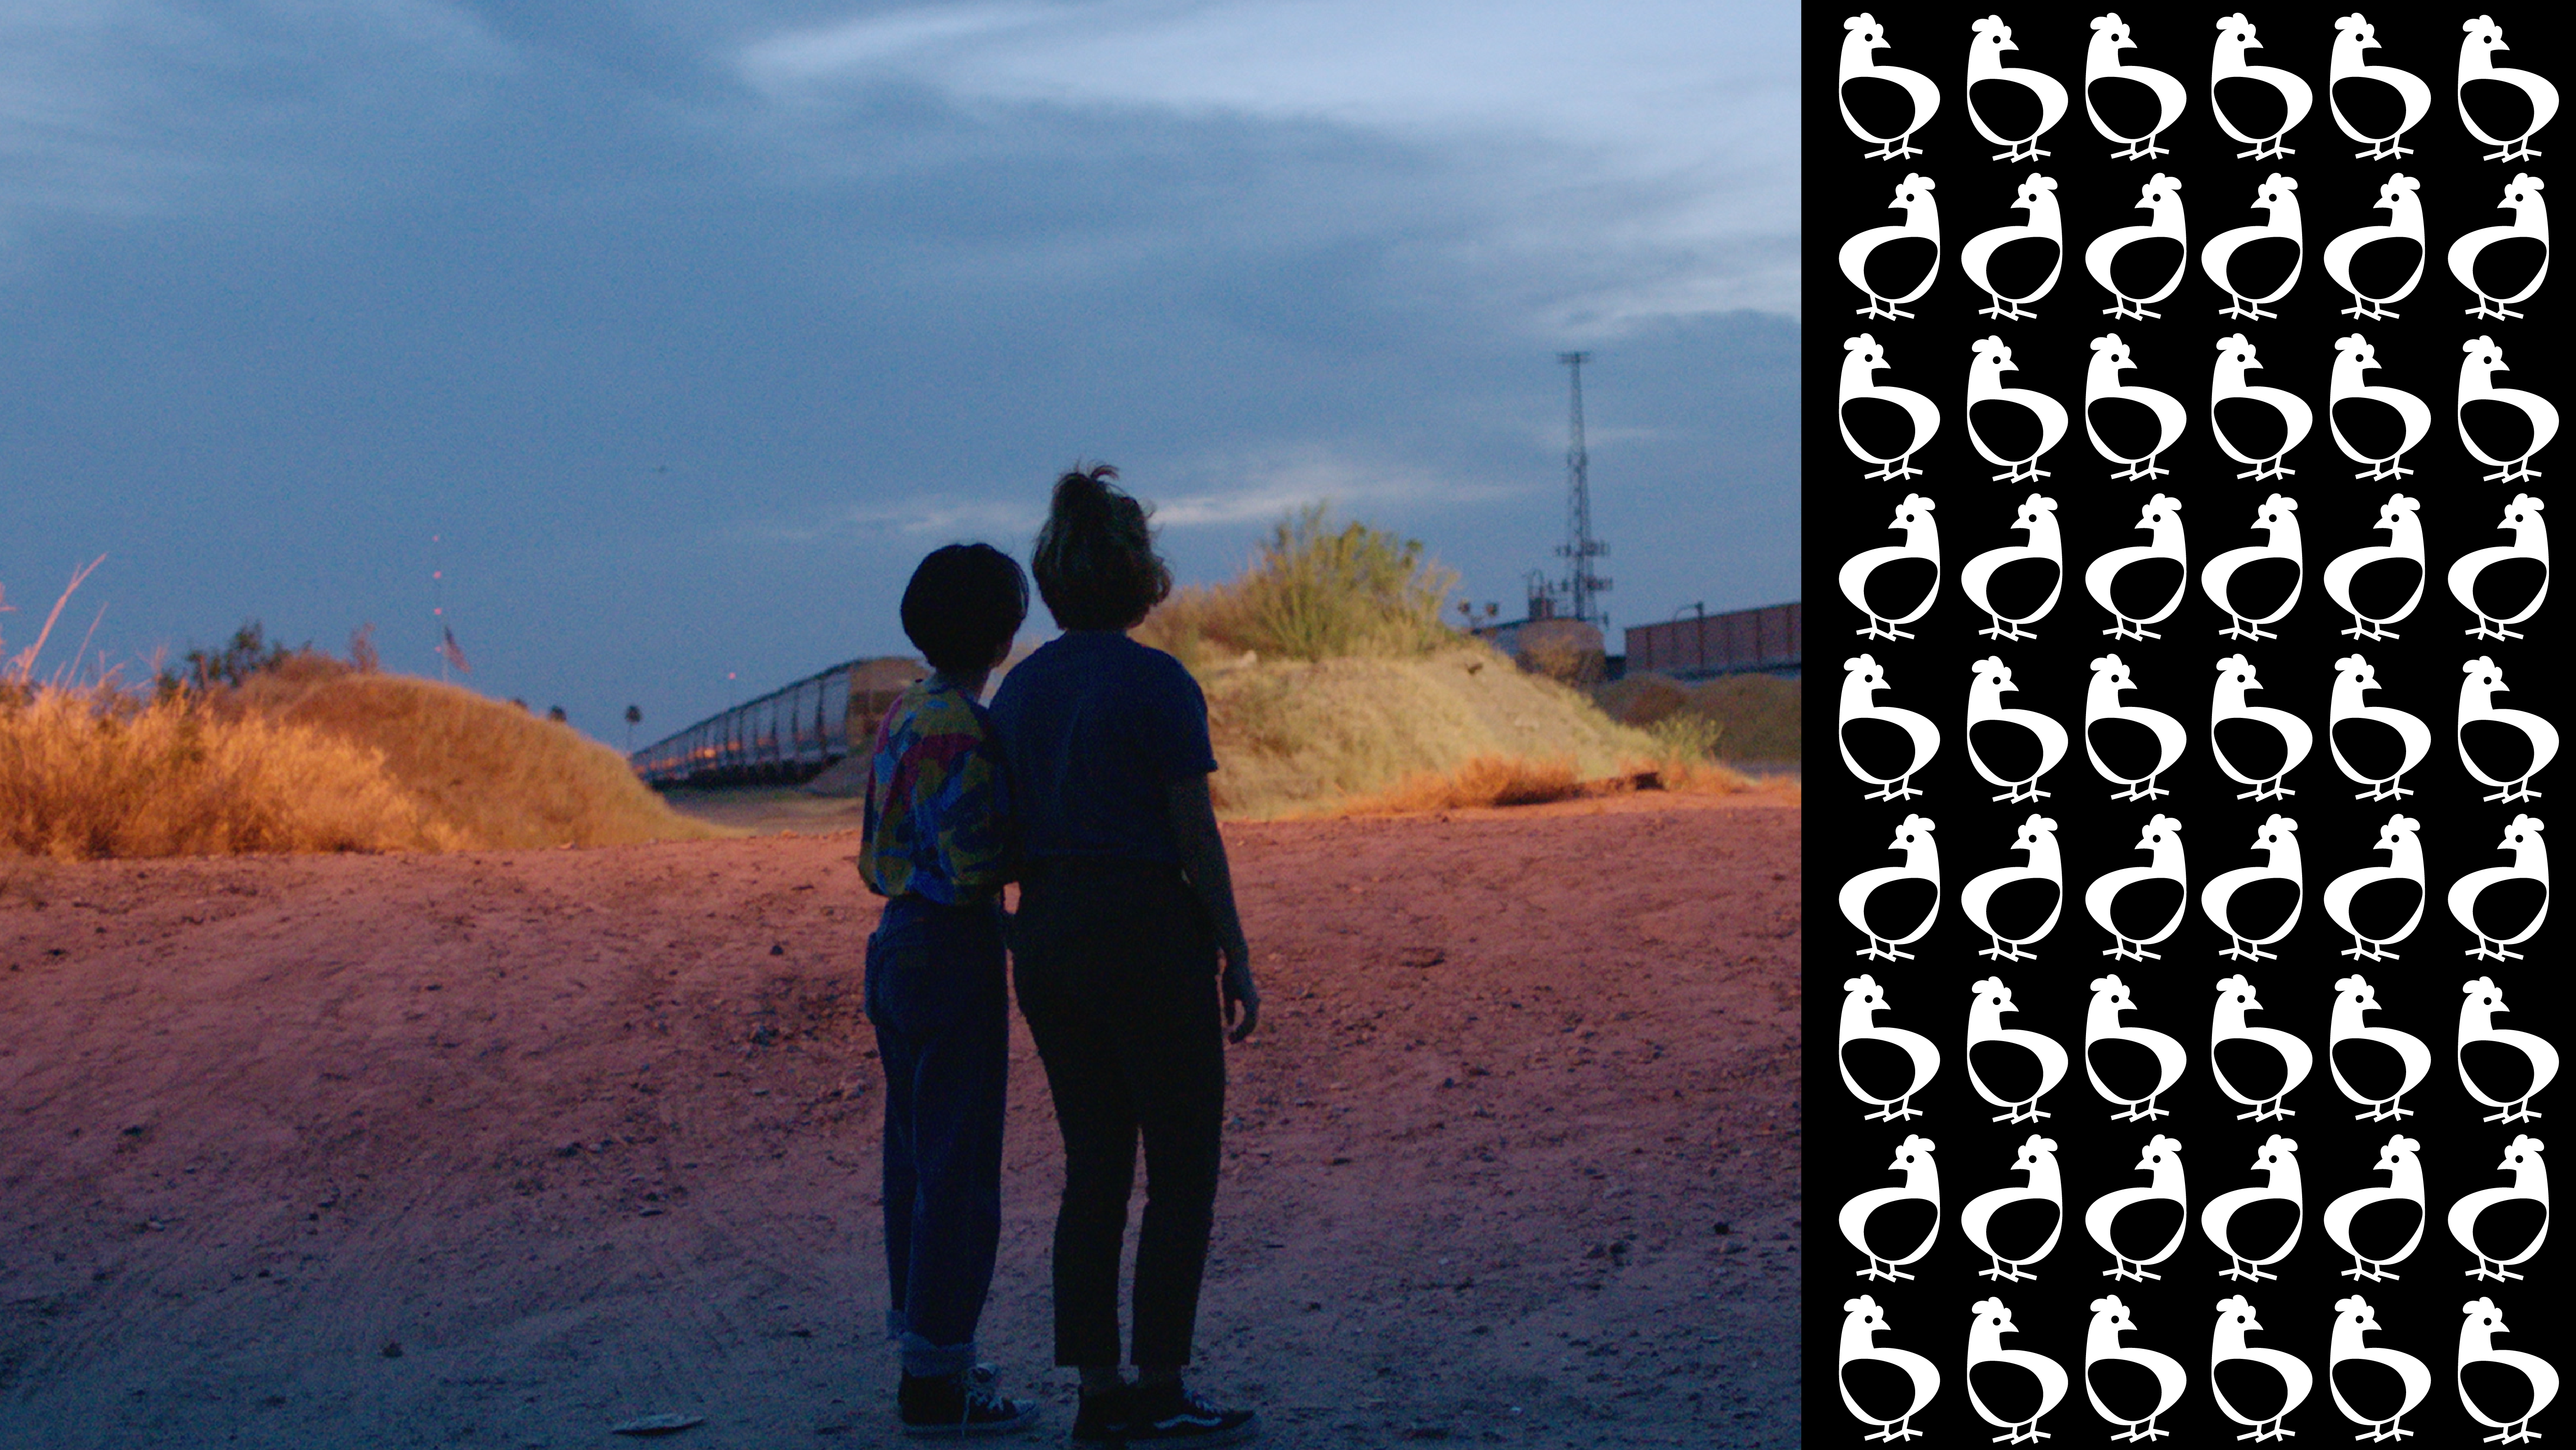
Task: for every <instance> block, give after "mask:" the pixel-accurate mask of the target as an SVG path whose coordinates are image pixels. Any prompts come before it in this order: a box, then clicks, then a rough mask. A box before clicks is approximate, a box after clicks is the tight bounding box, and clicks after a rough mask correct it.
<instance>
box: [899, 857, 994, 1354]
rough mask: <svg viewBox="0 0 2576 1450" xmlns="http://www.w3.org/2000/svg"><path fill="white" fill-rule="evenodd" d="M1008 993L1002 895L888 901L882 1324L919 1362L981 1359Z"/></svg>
mask: <svg viewBox="0 0 2576 1450" xmlns="http://www.w3.org/2000/svg"><path fill="white" fill-rule="evenodd" d="M1005 995H1006V994H1005V990H1004V984H1003V953H1002V931H1001V907H1000V903H999V902H998V901H993V902H987V903H985V904H983V905H981V906H971V907H950V906H941V905H939V904H937V903H935V902H929V901H924V900H922V899H921V898H919V897H910V896H907V897H900V898H897V899H896V900H893V901H890V902H887V903H886V909H885V915H884V917H883V918H882V919H881V920H880V921H879V923H878V925H877V929H876V932H875V934H874V935H872V936H870V937H869V938H868V984H867V1004H868V1021H869V1022H870V1023H872V1024H874V1025H875V1027H876V1033H877V1055H878V1058H879V1059H880V1061H881V1063H882V1064H883V1066H884V1068H885V1075H886V1105H885V1246H886V1281H887V1285H888V1289H889V1293H890V1298H889V1303H890V1304H891V1306H892V1307H891V1309H890V1311H889V1312H888V1314H887V1317H886V1329H887V1333H888V1335H889V1336H890V1337H892V1338H894V1339H896V1340H897V1341H899V1342H900V1343H901V1344H902V1346H903V1359H904V1370H905V1372H907V1373H910V1374H916V1375H940V1374H953V1373H956V1372H958V1371H960V1370H964V1369H968V1368H971V1367H972V1366H973V1365H974V1363H975V1323H976V1321H977V1320H978V1319H979V1318H981V1317H982V1315H983V1312H984V1295H985V1292H986V1291H987V1290H988V1289H990V1288H991V1287H992V1283H993V1254H994V1249H995V1247H996V1245H997V1244H998V1243H999V1242H1000V1238H1001V1227H1002V1108H1003V1103H1004V1099H1005V1093H1006V1091H1007V1088H1008V1085H1009V1081H1010V1019H1009V1015H1008V1009H1007V1007H1006V1005H1005Z"/></svg>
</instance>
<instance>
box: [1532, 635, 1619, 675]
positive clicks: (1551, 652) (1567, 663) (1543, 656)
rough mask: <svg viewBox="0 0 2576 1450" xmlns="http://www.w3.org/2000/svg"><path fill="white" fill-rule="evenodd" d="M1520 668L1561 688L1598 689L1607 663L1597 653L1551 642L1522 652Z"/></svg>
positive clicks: (1570, 643)
mask: <svg viewBox="0 0 2576 1450" xmlns="http://www.w3.org/2000/svg"><path fill="white" fill-rule="evenodd" d="M1520 663H1521V668H1522V669H1525V670H1528V671H1530V672H1531V673H1532V674H1540V675H1545V676H1547V677H1548V678H1549V679H1551V680H1554V681H1556V682H1557V683H1558V684H1561V685H1578V686H1579V685H1597V684H1599V683H1600V682H1601V676H1602V672H1603V671H1604V670H1606V669H1607V668H1608V661H1607V660H1605V659H1604V658H1603V656H1602V653H1601V651H1600V650H1598V649H1587V648H1585V647H1584V646H1582V645H1579V644H1575V643H1573V642H1571V641H1566V640H1548V641H1545V642H1543V643H1540V644H1534V645H1531V646H1530V647H1529V648H1528V649H1526V650H1523V651H1522V652H1521V660H1520Z"/></svg>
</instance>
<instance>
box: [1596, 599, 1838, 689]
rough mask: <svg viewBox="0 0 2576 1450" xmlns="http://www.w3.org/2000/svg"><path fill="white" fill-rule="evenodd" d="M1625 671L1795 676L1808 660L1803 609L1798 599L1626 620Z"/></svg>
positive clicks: (1691, 676) (1689, 676)
mask: <svg viewBox="0 0 2576 1450" xmlns="http://www.w3.org/2000/svg"><path fill="white" fill-rule="evenodd" d="M1627 638H1628V664H1627V672H1628V673H1629V674H1632V675H1635V674H1644V673H1646V672H1648V671H1652V672H1654V673H1656V674H1659V675H1670V676H1672V677H1673V678H1675V679H1682V680H1712V679H1715V678H1717V677H1718V676H1719V675H1740V674H1749V673H1757V672H1758V673H1761V674H1770V675H1781V676H1786V677H1791V678H1794V677H1796V676H1797V675H1798V674H1799V673H1800V672H1801V671H1802V670H1803V668H1804V667H1805V664H1806V610H1805V608H1804V606H1803V604H1802V603H1801V602H1800V601H1796V600H1792V601H1791V602H1789V603H1787V604H1768V605H1764V606H1763V607H1761V608H1759V609H1738V610H1733V611H1730V612H1728V613H1725V614H1708V615H1697V616H1693V617H1691V618H1687V619H1668V620H1665V621H1663V622H1661V623H1658V624H1635V625H1630V626H1629V627H1628V631H1627Z"/></svg>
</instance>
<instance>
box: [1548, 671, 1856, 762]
mask: <svg viewBox="0 0 2576 1450" xmlns="http://www.w3.org/2000/svg"><path fill="white" fill-rule="evenodd" d="M1802 686H1803V682H1802V681H1799V680H1783V679H1779V678H1776V677H1774V676H1771V675H1728V676H1725V677H1723V678H1720V679H1714V680H1709V681H1706V682H1705V683H1702V684H1699V685H1685V684H1683V683H1681V682H1680V681H1678V680H1674V679H1672V678H1670V677H1668V676H1664V675H1651V674H1650V675H1631V676H1629V677H1628V678H1626V679H1624V680H1618V681H1615V682H1613V683H1611V684H1607V685H1603V686H1600V687H1599V688H1597V689H1595V690H1594V691H1593V692H1592V693H1593V698H1594V699H1596V700H1598V701H1599V702H1600V704H1601V708H1602V709H1603V710H1605V711H1607V712H1608V713H1609V714H1610V716H1611V718H1613V719H1615V720H1618V721H1620V722H1622V723H1623V724H1628V725H1635V726H1638V727H1640V728H1642V729H1649V730H1656V731H1658V732H1659V733H1662V734H1664V735H1666V736H1667V737H1669V738H1670V739H1671V740H1672V741H1673V743H1674V745H1675V746H1676V747H1683V746H1685V745H1686V743H1687V742H1688V741H1689V740H1690V739H1691V738H1693V737H1694V736H1696V735H1697V734H1698V733H1699V732H1700V731H1702V730H1713V731H1714V732H1715V734H1714V736H1713V737H1710V740H1709V744H1708V746H1707V750H1706V753H1710V754H1714V755H1716V756H1718V757H1719V758H1721V759H1726V760H1761V761H1794V760H1798V759H1801V758H1802V752H1801V748H1800V743H1799V741H1800V732H1801V730H1802V728H1803V727H1804V723H1805V712H1804V703H1803V702H1804V699H1805V695H1804V691H1803V688H1802Z"/></svg>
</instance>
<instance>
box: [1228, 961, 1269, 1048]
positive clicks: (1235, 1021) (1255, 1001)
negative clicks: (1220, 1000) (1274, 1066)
mask: <svg viewBox="0 0 2576 1450" xmlns="http://www.w3.org/2000/svg"><path fill="white" fill-rule="evenodd" d="M1220 950H1222V951H1223V952H1224V953H1225V976H1224V978H1223V981H1224V987H1225V1020H1226V1021H1227V1022H1228V1023H1229V1024H1232V1025H1233V1026H1234V1031H1233V1032H1231V1033H1229V1034H1228V1035H1227V1037H1226V1040H1227V1041H1228V1042H1241V1041H1242V1040H1244V1039H1245V1038H1247V1037H1250V1036H1251V1035H1252V1029H1253V1028H1254V1027H1255V1026H1257V1025H1259V1023H1260V1021H1261V989H1260V988H1259V987H1257V986H1254V985H1253V982H1252V948H1251V947H1249V946H1246V945H1245V944H1244V943H1242V942H1240V941H1237V942H1233V943H1230V944H1228V945H1226V946H1225V947H1223V948H1221V949H1220Z"/></svg>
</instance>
